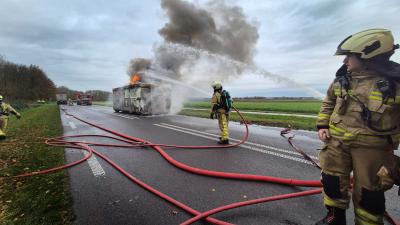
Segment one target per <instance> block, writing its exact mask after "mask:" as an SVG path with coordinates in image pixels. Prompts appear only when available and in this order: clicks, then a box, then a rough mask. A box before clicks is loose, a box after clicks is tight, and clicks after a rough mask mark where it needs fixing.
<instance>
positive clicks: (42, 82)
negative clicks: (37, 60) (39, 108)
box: [0, 57, 56, 101]
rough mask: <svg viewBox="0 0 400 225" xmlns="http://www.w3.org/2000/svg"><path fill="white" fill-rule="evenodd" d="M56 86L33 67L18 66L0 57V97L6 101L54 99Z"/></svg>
mask: <svg viewBox="0 0 400 225" xmlns="http://www.w3.org/2000/svg"><path fill="white" fill-rule="evenodd" d="M55 93H56V85H55V84H54V82H53V81H52V80H50V79H49V78H48V77H47V75H46V73H45V72H44V71H43V70H42V69H40V68H39V67H38V66H35V65H30V66H26V65H19V64H15V63H12V62H9V61H6V60H5V59H4V58H2V57H0V95H3V96H4V97H5V98H6V99H7V100H16V99H18V100H32V101H36V100H39V99H44V100H51V99H54V96H55Z"/></svg>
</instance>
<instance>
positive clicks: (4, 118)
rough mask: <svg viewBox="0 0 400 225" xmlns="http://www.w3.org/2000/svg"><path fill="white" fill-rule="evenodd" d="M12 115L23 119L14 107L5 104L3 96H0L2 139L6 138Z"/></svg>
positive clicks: (0, 134)
mask: <svg viewBox="0 0 400 225" xmlns="http://www.w3.org/2000/svg"><path fill="white" fill-rule="evenodd" d="M10 113H12V114H14V115H15V116H16V117H17V119H19V118H21V115H20V114H19V113H18V112H17V111H16V110H15V109H14V108H13V107H11V106H10V105H9V104H6V103H4V102H3V96H2V95H0V139H5V138H6V133H5V132H6V128H7V122H8V116H9V115H10Z"/></svg>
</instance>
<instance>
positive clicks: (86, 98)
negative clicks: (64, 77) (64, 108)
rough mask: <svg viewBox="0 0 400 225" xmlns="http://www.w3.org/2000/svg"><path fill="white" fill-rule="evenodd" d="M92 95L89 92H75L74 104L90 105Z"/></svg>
mask: <svg viewBox="0 0 400 225" xmlns="http://www.w3.org/2000/svg"><path fill="white" fill-rule="evenodd" d="M92 100H93V96H92V95H90V94H82V93H77V94H76V104H77V105H92Z"/></svg>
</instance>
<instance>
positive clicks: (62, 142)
mask: <svg viewBox="0 0 400 225" xmlns="http://www.w3.org/2000/svg"><path fill="white" fill-rule="evenodd" d="M234 109H235V111H236V112H237V113H238V115H239V116H240V118H241V119H242V121H245V120H244V118H243V116H242V114H241V113H240V112H239V111H238V110H237V109H236V108H234ZM64 112H65V110H64ZM65 113H66V114H67V115H69V116H71V117H73V118H75V119H77V120H79V121H81V122H83V123H86V124H89V125H91V126H94V127H96V128H99V129H101V130H103V131H106V132H108V133H110V134H113V135H115V136H117V137H114V136H107V135H73V136H64V137H58V138H51V139H47V140H46V143H47V144H49V145H52V146H59V147H67V148H78V149H83V150H86V151H88V152H89V154H88V155H86V156H85V157H84V158H82V159H80V160H77V161H76V162H72V163H69V164H67V165H64V166H60V167H57V168H52V169H48V170H43V171H36V172H31V173H25V174H21V175H18V176H16V177H27V176H33V175H38V174H45V173H51V172H55V171H58V170H62V169H66V168H69V167H72V166H74V165H77V164H79V163H82V162H84V161H85V160H87V159H88V158H90V157H91V155H92V154H93V153H94V154H96V155H98V156H99V157H101V158H102V159H104V160H105V161H106V162H107V163H109V164H110V165H112V166H113V167H114V168H116V169H117V170H118V171H119V172H120V173H122V174H123V175H125V176H126V177H127V178H128V179H130V180H132V181H133V182H135V183H137V184H138V185H140V186H141V187H143V188H145V189H146V190H148V191H149V192H151V193H153V194H155V195H157V196H159V197H160V198H163V199H165V200H166V201H168V202H170V203H172V204H174V205H176V206H178V207H180V208H181V209H183V210H185V211H187V212H188V213H190V214H193V215H195V217H193V218H192V219H190V220H188V221H186V222H185V223H183V224H191V223H193V222H195V221H197V220H200V219H205V220H207V221H208V222H210V223H213V224H221V225H227V224H230V223H227V222H224V221H220V220H217V219H214V218H210V217H208V216H210V215H212V214H215V213H217V212H221V211H224V210H228V209H232V208H237V207H241V206H246V205H251V204H258V203H262V202H268V201H276V200H280V199H287V198H294V197H301V196H307V195H312V194H319V193H321V189H314V190H309V191H302V192H298V193H292V194H285V195H278V196H271V197H266V198H261V199H254V200H250V201H245V202H238V203H234V204H230V205H227V206H222V207H219V208H217V209H213V210H210V211H208V212H204V213H201V212H199V211H197V210H194V209H192V208H191V207H189V206H187V205H185V204H184V203H181V202H179V201H177V200H175V199H174V198H172V197H170V196H168V195H166V194H164V193H162V192H160V191H158V190H156V189H155V188H152V187H151V186H149V185H148V184H146V183H144V182H143V181H141V180H139V179H137V178H135V177H134V176H132V175H131V174H129V173H128V172H126V171H125V170H124V169H122V168H121V167H119V166H118V165H117V164H116V163H114V162H113V161H112V160H111V159H109V158H108V157H106V156H105V155H103V154H101V153H99V152H97V151H96V150H95V149H93V148H91V147H90V146H89V145H91V146H104V147H128V148H132V147H145V146H148V147H151V148H153V149H154V150H156V151H158V152H159V153H160V154H161V156H163V157H164V158H165V159H166V160H167V161H168V162H169V163H171V164H172V165H174V166H176V167H178V168H180V169H183V170H185V171H188V172H191V173H195V174H200V175H205V176H211V177H220V178H228V179H240V180H253V181H263V182H272V183H278V184H283V185H291V186H307V187H321V186H322V185H321V182H320V181H317V180H295V179H288V178H279V177H270V176H261V175H253V174H240V173H225V172H219V171H211V170H205V169H200V168H195V167H191V166H189V165H186V164H184V163H181V162H179V161H177V160H175V159H174V158H172V157H171V156H170V155H168V154H167V153H166V152H165V151H164V150H163V149H162V148H161V146H162V147H173V148H186V149H208V148H229V147H234V146H238V145H240V144H243V143H244V142H245V141H246V140H247V139H248V135H249V129H248V125H247V124H246V123H245V122H244V124H245V127H246V134H245V136H244V138H243V139H242V140H241V141H240V142H238V143H236V144H231V145H225V146H181V145H165V144H154V143H151V142H149V141H145V140H142V139H139V138H136V137H132V136H129V135H126V134H123V133H120V132H117V131H114V130H111V129H109V128H105V127H102V126H99V125H97V124H94V123H91V122H89V121H86V120H83V119H81V118H79V117H76V116H74V115H71V114H68V113H67V112H65ZM77 137H104V138H111V139H114V140H118V141H121V142H124V143H126V144H102V143H93V142H83V141H67V140H66V139H71V138H77Z"/></svg>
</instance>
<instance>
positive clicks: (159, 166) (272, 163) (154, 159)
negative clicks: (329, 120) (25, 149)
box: [60, 106, 400, 225]
mask: <svg viewBox="0 0 400 225" xmlns="http://www.w3.org/2000/svg"><path fill="white" fill-rule="evenodd" d="M62 107H63V108H64V109H66V110H67V112H68V113H71V114H73V115H75V116H78V117H80V118H83V119H87V120H89V121H91V122H94V123H96V124H99V125H102V126H105V127H108V128H111V129H113V130H116V131H119V132H122V133H125V134H128V135H131V136H135V137H138V138H141V139H145V140H148V141H151V142H153V143H164V144H179V145H214V144H215V143H216V140H217V137H218V134H219V130H218V125H217V121H216V120H210V119H203V118H194V117H187V116H175V115H171V116H149V117H139V116H135V115H129V114H121V113H115V112H113V110H112V108H111V107H103V106H62ZM60 113H61V115H62V122H63V127H64V134H65V135H74V134H106V133H105V132H104V131H101V130H99V129H97V128H94V127H91V126H89V125H87V124H85V123H82V122H80V121H78V120H76V119H74V118H73V117H70V116H67V115H65V114H64V113H63V112H62V111H61V112H60ZM244 130H245V128H244V126H243V125H240V124H239V123H230V133H231V137H232V138H233V139H238V140H239V139H241V138H242V137H243V135H244ZM280 130H281V128H273V127H264V126H255V125H251V126H250V138H249V141H248V142H247V143H246V144H244V145H243V146H241V147H235V148H230V149H207V150H196V149H193V150H188V149H166V152H167V153H169V154H170V155H171V156H172V157H174V158H175V159H176V160H178V161H180V162H182V163H185V164H188V165H190V166H193V167H198V168H203V169H208V170H216V171H223V172H237V173H249V174H258V175H268V176H277V177H285V178H295V179H310V180H317V179H319V178H320V172H319V171H318V170H317V169H316V168H315V167H313V166H312V165H311V164H310V163H308V162H307V161H305V160H304V159H303V158H302V157H301V156H300V155H299V154H297V153H295V152H294V151H293V150H292V149H291V147H290V146H289V145H288V143H287V141H286V140H285V139H284V138H282V137H281V136H280V135H279V132H280ZM296 134H297V135H296V138H295V141H296V144H297V145H298V146H299V147H301V148H303V150H305V151H306V152H307V153H308V154H309V155H310V156H312V157H313V158H314V159H317V155H318V151H317V150H316V149H318V148H320V147H321V142H320V141H318V140H317V137H316V133H315V132H309V131H297V132H296ZM80 140H86V141H89V140H90V141H95V142H107V141H108V143H109V140H105V139H101V138H80ZM96 149H97V150H98V151H100V152H101V153H104V154H105V155H107V156H108V157H110V158H111V159H112V160H113V161H114V162H116V163H118V164H119V165H120V166H121V167H122V168H124V169H125V170H127V171H128V172H129V173H131V174H133V175H134V176H136V177H138V178H139V179H141V180H143V181H144V182H146V183H147V184H149V185H152V186H153V187H155V188H157V189H159V190H160V191H162V192H164V193H166V194H168V195H170V196H171V197H173V198H175V199H177V200H179V201H181V202H183V203H185V204H187V205H189V206H191V207H192V208H194V209H196V210H198V211H207V210H209V209H213V208H216V207H218V206H221V205H226V204H230V203H234V202H238V201H245V200H250V199H255V198H261V197H267V196H272V195H278V194H286V193H292V192H298V191H301V190H308V189H309V188H297V187H288V186H283V185H277V184H270V183H262V182H249V181H238V180H226V179H220V178H212V177H205V176H199V175H195V174H191V173H188V172H185V171H182V170H180V169H178V168H176V167H174V166H172V165H170V164H169V163H168V162H167V161H166V160H165V159H164V158H162V157H161V156H160V155H159V153H157V152H156V151H155V150H153V149H151V148H129V149H124V148H110V147H107V148H105V147H96ZM83 154H84V153H82V151H79V150H74V149H66V160H67V161H68V162H71V161H75V160H77V159H79V158H82V157H83ZM69 174H70V183H71V190H72V195H73V201H74V204H73V205H74V213H75V214H76V221H75V224H78V225H81V224H82V225H83V224H90V225H92V224H96V225H97V224H99V225H103V224H104V225H114V224H115V225H117V224H118V225H122V224H130V225H165V224H168V225H170V224H171V225H174V224H180V223H182V222H184V221H185V220H187V219H189V218H191V217H192V216H191V215H189V214H188V213H186V212H185V211H183V210H181V209H179V208H177V207H175V206H174V205H172V204H170V203H168V202H166V201H164V200H162V199H160V198H158V197H156V196H154V195H153V194H151V193H149V192H148V191H146V190H144V189H142V188H141V187H139V186H138V185H136V184H135V183H133V182H131V181H130V180H128V179H127V178H125V177H124V176H122V175H121V174H119V173H118V172H117V171H116V170H115V169H114V168H112V167H111V166H110V165H108V164H107V163H106V162H104V161H103V160H102V159H99V158H98V157H92V158H91V159H90V160H89V161H88V162H85V163H82V164H80V165H78V166H76V167H73V168H71V169H69ZM396 192H397V189H396V190H395V189H392V190H391V191H389V192H387V194H386V196H387V208H388V211H389V212H391V213H392V215H394V216H395V217H396V218H400V204H398V201H399V198H398V197H397V193H396ZM325 213H326V212H325V209H324V207H323V205H322V199H321V196H320V195H317V196H311V197H302V198H297V199H291V200H283V201H278V202H270V203H264V204H258V205H252V206H246V207H242V208H238V209H233V210H229V211H226V212H221V213H218V214H216V215H215V216H213V217H214V218H217V219H220V220H224V221H227V222H230V223H234V224H242V225H249V224H251V225H258V224H260V225H261V224H263V225H265V224H273V225H281V224H282V225H283V224H285V225H288V224H290V225H297V224H304V225H306V224H307V225H308V224H314V223H315V221H317V220H319V219H321V218H322V217H323V216H324V215H325ZM347 215H348V223H349V224H352V223H353V222H352V221H353V218H354V217H353V213H352V210H348V212H347ZM196 224H208V223H206V222H197V223H196Z"/></svg>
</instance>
